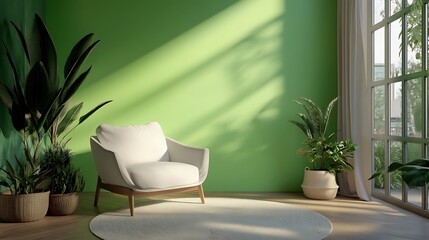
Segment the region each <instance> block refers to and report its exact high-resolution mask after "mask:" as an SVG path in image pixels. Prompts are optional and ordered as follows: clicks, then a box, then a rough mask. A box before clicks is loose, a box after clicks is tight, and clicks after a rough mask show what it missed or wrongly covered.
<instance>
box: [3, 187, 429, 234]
mask: <svg viewBox="0 0 429 240" xmlns="http://www.w3.org/2000/svg"><path fill="white" fill-rule="evenodd" d="M190 196H195V197H198V194H197V193H186V194H175V195H170V196H166V197H165V198H174V197H190ZM93 197H94V194H93V193H82V194H81V196H80V202H79V207H78V209H77V211H76V213H75V214H74V215H71V216H65V217H50V216H48V217H45V218H43V219H42V220H39V221H36V222H31V223H0V239H4V240H5V239H14V240H17V239H97V238H96V237H94V236H93V235H92V234H91V232H90V231H89V228H88V224H89V222H90V220H91V219H92V218H93V217H95V216H96V215H97V214H99V213H103V212H106V211H113V210H117V209H123V208H127V204H128V200H127V198H125V197H123V196H119V195H115V194H111V193H105V192H102V193H101V196H100V200H99V206H98V208H94V207H93ZM206 197H208V198H210V197H234V198H250V199H261V200H269V201H276V202H284V203H289V204H293V205H297V206H301V207H304V208H308V209H312V210H315V211H317V212H319V213H321V214H323V215H324V216H326V217H327V218H329V220H331V222H332V223H333V225H334V229H333V231H332V233H331V235H329V236H328V237H327V238H326V239H341V240H343V239H365V240H367V239H377V240H384V239H386V240H387V239H388V240H396V239H416V240H423V239H425V240H426V239H429V219H426V218H423V217H420V216H418V215H415V214H413V213H410V212H407V211H405V210H402V209H399V208H397V207H394V206H392V205H390V204H388V203H385V202H382V201H380V200H377V199H374V201H372V202H363V201H358V200H356V199H351V198H344V197H337V198H336V199H334V200H330V201H318V200H310V199H307V198H305V197H304V196H303V195H302V194H299V193H206ZM159 199H163V198H162V197H158V198H149V199H136V206H142V205H144V204H147V203H149V202H151V201H156V200H159ZM161 240H162V239H161Z"/></svg>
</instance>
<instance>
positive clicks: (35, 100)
mask: <svg viewBox="0 0 429 240" xmlns="http://www.w3.org/2000/svg"><path fill="white" fill-rule="evenodd" d="M52 91H53V89H52V85H51V83H50V81H49V79H48V73H47V72H46V69H45V66H44V65H43V63H42V62H40V61H39V62H37V63H36V64H35V65H34V66H33V67H32V68H31V69H30V72H29V73H28V75H27V82H26V85H25V99H26V100H27V105H28V107H29V109H30V111H31V113H32V114H34V115H35V113H37V112H40V113H42V114H43V113H44V112H45V111H46V109H47V108H48V106H49V105H50V104H51V97H52Z"/></svg>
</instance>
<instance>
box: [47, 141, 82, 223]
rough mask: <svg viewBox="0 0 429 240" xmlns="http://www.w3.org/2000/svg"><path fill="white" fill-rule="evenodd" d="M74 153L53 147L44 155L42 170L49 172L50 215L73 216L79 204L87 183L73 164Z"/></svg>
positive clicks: (61, 146)
mask: <svg viewBox="0 0 429 240" xmlns="http://www.w3.org/2000/svg"><path fill="white" fill-rule="evenodd" d="M71 160H72V153H71V151H70V149H67V148H66V147H65V146H63V145H52V146H51V147H49V148H47V149H45V151H44V152H43V153H42V155H41V158H40V162H41V170H42V171H49V172H50V174H49V177H48V178H49V190H50V192H51V194H50V195H49V208H48V214H49V215H53V216H63V215H70V214H73V213H74V211H75V210H76V207H77V205H78V202H79V195H78V193H79V192H82V190H83V188H84V186H85V181H84V179H83V176H82V174H81V172H80V170H79V169H76V168H74V167H73V166H72V164H71Z"/></svg>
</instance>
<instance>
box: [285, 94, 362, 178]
mask: <svg viewBox="0 0 429 240" xmlns="http://www.w3.org/2000/svg"><path fill="white" fill-rule="evenodd" d="M337 100H338V98H334V99H333V100H332V101H331V102H330V103H329V105H328V107H327V108H326V110H325V111H323V110H322V109H321V108H320V107H319V106H317V105H316V104H315V103H314V102H313V101H312V100H310V99H308V98H301V100H300V101H295V102H296V103H297V104H299V105H300V106H302V107H303V108H304V110H305V113H299V114H298V115H299V117H300V119H301V121H295V120H291V121H290V122H291V123H292V124H294V125H295V126H297V127H298V128H299V129H301V131H302V132H303V133H304V134H305V135H306V136H307V138H306V140H305V141H304V143H305V144H306V145H307V148H300V149H299V150H298V154H300V155H302V156H306V157H307V158H308V159H309V161H310V164H311V166H310V168H311V169H312V170H327V171H329V172H333V173H334V172H341V171H350V170H351V169H352V168H353V167H352V165H350V163H348V162H347V158H350V157H353V155H354V152H355V150H356V147H357V145H356V144H353V143H352V142H351V140H343V141H334V140H333V139H332V138H333V136H334V133H329V134H328V133H327V129H328V123H329V119H330V116H331V112H332V109H333V107H334V106H335V103H336V102H337Z"/></svg>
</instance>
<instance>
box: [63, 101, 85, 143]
mask: <svg viewBox="0 0 429 240" xmlns="http://www.w3.org/2000/svg"><path fill="white" fill-rule="evenodd" d="M82 105H83V102H80V103H79V104H77V105H75V106H74V107H72V108H70V110H68V111H67V113H66V115H65V116H64V118H63V119H62V120H61V122H60V124H59V125H58V130H57V135H61V133H63V132H64V130H65V129H66V128H67V127H69V126H70V124H71V123H73V122H74V121H75V120H76V119H77V116H78V115H79V111H80V109H81V108H82Z"/></svg>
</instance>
